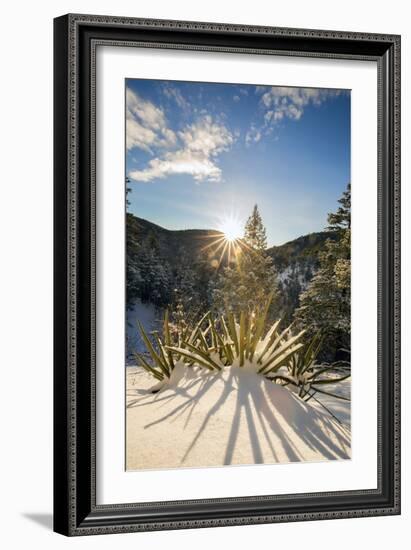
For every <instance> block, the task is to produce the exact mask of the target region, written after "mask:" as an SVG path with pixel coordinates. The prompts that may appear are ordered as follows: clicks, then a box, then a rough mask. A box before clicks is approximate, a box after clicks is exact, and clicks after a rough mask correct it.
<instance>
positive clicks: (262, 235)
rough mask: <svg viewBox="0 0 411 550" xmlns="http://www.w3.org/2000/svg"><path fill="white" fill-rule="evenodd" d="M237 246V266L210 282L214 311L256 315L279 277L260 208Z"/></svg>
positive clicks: (275, 286)
mask: <svg viewBox="0 0 411 550" xmlns="http://www.w3.org/2000/svg"><path fill="white" fill-rule="evenodd" d="M236 246H237V255H236V261H235V263H234V265H228V266H227V267H225V268H224V269H223V270H222V272H221V274H220V275H219V277H218V278H217V280H216V281H212V283H211V284H212V289H211V290H212V301H213V308H214V309H215V310H217V311H219V312H221V311H223V310H224V309H229V310H231V311H233V312H234V313H236V314H237V315H238V314H239V313H240V312H241V311H248V312H250V313H251V312H254V313H256V314H257V313H258V312H259V311H261V310H262V309H263V308H264V306H265V305H266V302H267V297H268V296H269V294H270V293H272V292H274V293H276V291H277V275H276V271H275V269H274V266H273V261H272V259H271V257H270V256H268V255H267V252H266V247H267V237H266V231H265V227H264V225H263V222H262V219H261V216H260V213H259V211H258V207H257V205H255V206H254V209H253V212H252V214H251V216H250V217H249V218H248V220H247V223H246V225H245V230H244V238H243V239H242V242H241V243H240V244H237V245H236ZM273 303H275V300H273Z"/></svg>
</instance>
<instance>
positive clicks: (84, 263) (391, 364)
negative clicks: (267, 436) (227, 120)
mask: <svg viewBox="0 0 411 550" xmlns="http://www.w3.org/2000/svg"><path fill="white" fill-rule="evenodd" d="M101 44H110V45H111V46H125V45H130V46H135V47H156V48H166V49H167V48H171V49H182V50H193V51H196V50H200V51H213V52H232V53H243V54H247V53H249V54H251V53H252V54H265V55H282V56H298V57H307V58H309V57H320V58H330V59H352V60H359V61H374V62H376V63H377V66H378V90H377V95H378V113H376V117H378V168H377V172H378V426H376V429H377V431H378V488H377V489H372V490H369V489H365V490H352V491H340V492H333V493H324V492H322V493H321V492H319V493H310V494H287V495H265V496H258V497H247V496H238V497H235V498H233V497H230V498H212V499H207V500H190V501H188V500H187V501H162V502H149V503H138V495H136V503H135V504H114V505H98V504H96V328H95V327H96V315H97V314H96V293H95V282H96V239H98V235H97V234H96V202H95V201H96V193H98V188H96V176H95V174H96V169H95V167H96V150H95V132H96V129H95V105H96V49H97V48H98V47H99V45H101ZM54 136H55V137H54V212H55V214H54V216H55V217H54V242H55V245H54V246H55V248H54V258H55V260H54V293H55V294H54V318H55V332H54V350H55V351H54V426H55V427H54V530H55V531H56V532H58V533H61V534H64V535H68V536H75V535H91V534H107V533H126V532H133V531H147V530H165V529H185V528H194V527H213V526H227V525H245V524H257V523H274V522H287V521H307V520H317V519H332V518H349V517H364V516H382V515H393V514H399V513H400V37H399V36H396V35H383V34H364V33H350V32H336V31H319V30H303V29H291V28H275V27H253V26H245V25H226V24H214V23H197V22H183V21H163V20H147V19H135V18H126V17H104V16H93V15H72V14H70V15H65V16H62V17H59V18H57V19H55V21H54ZM240 493H241V489H240Z"/></svg>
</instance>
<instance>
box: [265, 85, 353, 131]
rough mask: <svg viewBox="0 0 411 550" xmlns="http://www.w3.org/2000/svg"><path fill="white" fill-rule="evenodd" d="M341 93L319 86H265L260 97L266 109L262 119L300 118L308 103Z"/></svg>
mask: <svg viewBox="0 0 411 550" xmlns="http://www.w3.org/2000/svg"><path fill="white" fill-rule="evenodd" d="M341 93H342V90H327V89H320V88H286V87H282V86H274V87H272V88H268V89H267V88H266V91H265V93H264V94H263V95H262V97H261V104H262V105H263V107H266V108H267V109H268V111H267V112H266V113H265V115H264V120H265V122H266V124H268V123H276V122H278V121H279V120H283V119H284V118H289V119H291V120H300V118H301V117H302V115H303V114H304V108H305V107H307V106H308V105H321V104H322V103H323V102H324V101H325V100H326V99H328V98H329V97H336V96H338V95H340V94H341Z"/></svg>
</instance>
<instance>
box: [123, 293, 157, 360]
mask: <svg viewBox="0 0 411 550" xmlns="http://www.w3.org/2000/svg"><path fill="white" fill-rule="evenodd" d="M161 317H162V312H157V311H156V309H155V307H154V306H153V305H152V304H143V303H142V302H141V301H140V300H137V301H136V303H135V304H134V305H133V307H131V308H129V309H127V313H126V327H127V331H126V334H127V342H126V345H127V363H129V362H131V363H132V364H135V361H134V358H133V357H132V354H133V352H134V351H140V352H145V351H146V348H145V345H144V343H143V342H142V340H141V337H140V334H139V331H138V328H137V321H140V323H141V324H142V325H143V327H144V329H145V330H146V332H150V331H152V330H158V329H159V328H160V326H161Z"/></svg>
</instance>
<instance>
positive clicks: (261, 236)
mask: <svg viewBox="0 0 411 550" xmlns="http://www.w3.org/2000/svg"><path fill="white" fill-rule="evenodd" d="M243 240H244V242H245V243H246V245H248V246H249V247H251V248H252V249H253V250H258V251H260V252H264V251H265V250H266V248H267V235H266V231H265V227H264V225H263V220H262V219H261V215H260V212H259V211H258V206H257V205H256V204H255V205H254V208H253V212H252V214H251V216H250V217H249V218H248V220H247V223H246V224H245V229H244V239H243Z"/></svg>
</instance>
